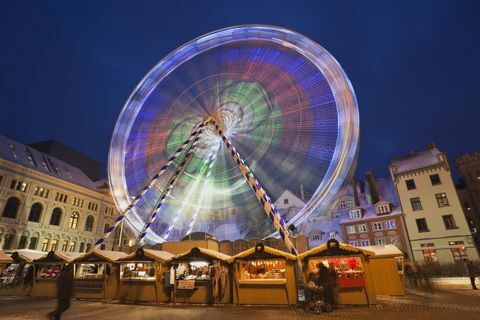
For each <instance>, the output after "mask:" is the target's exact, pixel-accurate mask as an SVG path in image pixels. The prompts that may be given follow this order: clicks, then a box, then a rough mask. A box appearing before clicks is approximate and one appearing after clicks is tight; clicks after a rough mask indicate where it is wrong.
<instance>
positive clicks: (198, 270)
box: [175, 261, 214, 281]
mask: <svg viewBox="0 0 480 320" xmlns="http://www.w3.org/2000/svg"><path fill="white" fill-rule="evenodd" d="M213 272H214V271H213V266H212V265H209V263H208V262H205V261H192V262H188V263H186V262H181V263H179V264H178V267H177V270H176V274H175V278H176V279H177V280H196V281H206V280H210V275H211V274H212V273H213Z"/></svg>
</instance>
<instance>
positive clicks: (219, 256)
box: [173, 247, 232, 262]
mask: <svg viewBox="0 0 480 320" xmlns="http://www.w3.org/2000/svg"><path fill="white" fill-rule="evenodd" d="M199 253H201V254H203V255H206V256H208V257H210V258H212V259H216V260H221V261H225V262H228V261H229V260H230V259H231V258H232V257H231V256H229V255H226V254H224V253H221V252H218V251H215V250H212V249H205V248H200V247H195V248H192V249H190V250H188V251H186V252H184V253H180V254H179V255H177V256H175V258H174V259H173V260H177V261H181V260H182V259H186V258H189V257H191V256H195V255H198V254H199Z"/></svg>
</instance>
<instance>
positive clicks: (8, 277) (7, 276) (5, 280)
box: [0, 251, 14, 288]
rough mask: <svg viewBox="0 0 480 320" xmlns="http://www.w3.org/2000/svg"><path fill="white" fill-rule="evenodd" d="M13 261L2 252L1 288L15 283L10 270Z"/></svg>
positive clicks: (0, 257) (0, 260)
mask: <svg viewBox="0 0 480 320" xmlns="http://www.w3.org/2000/svg"><path fill="white" fill-rule="evenodd" d="M12 263H13V259H12V258H11V257H10V256H9V255H8V254H6V253H4V252H2V251H0V288H5V287H7V286H8V285H9V283H11V282H12V281H13V277H14V275H12V274H11V271H10V270H9V268H10V265H11V264H12Z"/></svg>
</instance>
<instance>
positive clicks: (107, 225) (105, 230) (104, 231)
mask: <svg viewBox="0 0 480 320" xmlns="http://www.w3.org/2000/svg"><path fill="white" fill-rule="evenodd" d="M108 228H110V225H109V224H108V223H105V226H104V227H103V233H107V230H108ZM314 237H315V236H314Z"/></svg>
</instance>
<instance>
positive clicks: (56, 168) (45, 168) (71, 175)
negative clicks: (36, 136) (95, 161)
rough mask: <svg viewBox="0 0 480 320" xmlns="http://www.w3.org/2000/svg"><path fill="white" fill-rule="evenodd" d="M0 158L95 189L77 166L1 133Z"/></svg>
mask: <svg viewBox="0 0 480 320" xmlns="http://www.w3.org/2000/svg"><path fill="white" fill-rule="evenodd" d="M0 158H3V159H5V160H8V161H10V162H13V163H16V164H19V165H22V166H24V167H26V168H29V169H33V170H36V171H39V172H41V173H44V174H48V175H49V176H52V177H55V178H58V179H62V180H65V181H68V182H71V183H74V184H77V185H80V186H82V187H85V188H88V189H92V190H96V188H95V184H94V183H93V182H92V180H90V178H89V177H88V176H87V175H86V174H85V173H84V172H83V171H82V170H80V169H79V168H77V167H74V166H72V165H70V164H68V163H66V162H64V161H62V160H59V159H57V158H55V157H52V156H49V155H47V154H46V153H43V152H40V151H38V150H37V149H35V148H32V147H29V146H26V145H24V144H22V143H20V142H17V141H14V140H11V139H9V138H7V137H5V136H3V135H0Z"/></svg>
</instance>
